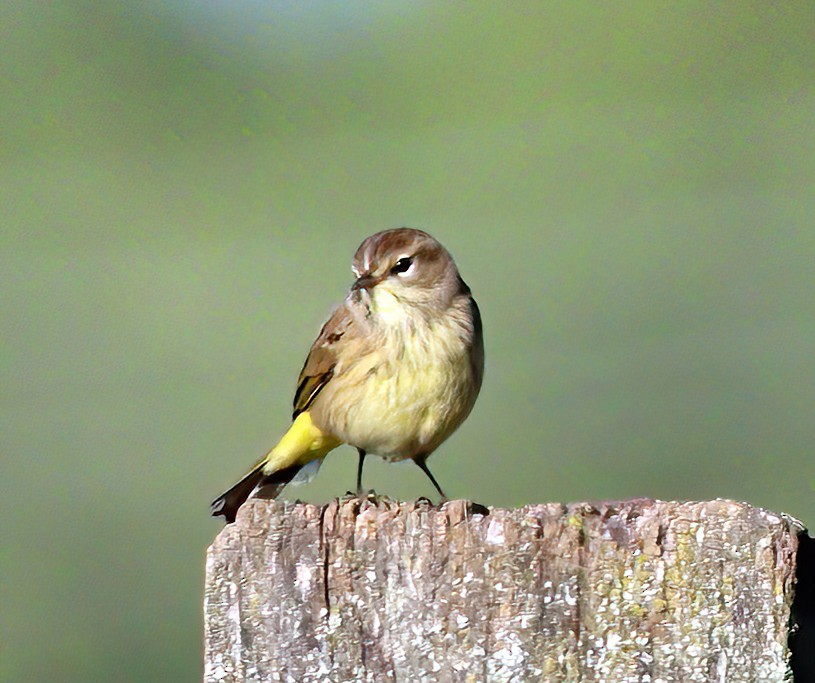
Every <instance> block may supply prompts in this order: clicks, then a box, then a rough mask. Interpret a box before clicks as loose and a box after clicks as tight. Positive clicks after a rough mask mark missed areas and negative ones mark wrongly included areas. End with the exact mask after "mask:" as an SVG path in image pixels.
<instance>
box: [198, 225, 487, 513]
mask: <svg viewBox="0 0 815 683" xmlns="http://www.w3.org/2000/svg"><path fill="white" fill-rule="evenodd" d="M352 270H353V272H354V275H355V277H356V281H355V282H354V284H353V285H352V287H351V290H350V291H349V292H348V295H347V296H346V297H345V301H343V303H342V304H340V305H339V306H338V307H337V308H336V309H335V310H334V312H333V313H332V315H331V316H330V317H329V318H328V320H327V321H326V323H325V324H324V325H323V327H322V329H321V330H320V334H319V335H318V337H317V339H316V341H315V342H314V344H313V345H312V346H311V350H310V351H309V353H308V356H307V357H306V362H305V364H304V365H303V369H302V371H301V372H300V378H299V380H298V382H297V390H296V391H295V394H294V413H293V415H292V420H293V422H292V424H291V427H289V429H288V431H287V432H286V433H285V434H284V436H283V438H282V439H280V442H279V443H278V444H277V445H276V446H275V447H274V448H272V450H271V451H269V453H268V454H267V455H266V456H265V457H264V458H263V459H262V460H260V462H258V463H257V464H256V465H255V466H254V467H253V468H252V470H251V471H250V472H249V474H247V475H246V476H245V477H244V478H243V479H241V480H240V481H239V482H238V483H237V484H235V485H234V486H233V487H232V488H231V489H229V490H228V491H227V492H226V493H224V494H223V495H221V496H220V497H218V498H217V499H216V500H215V501H214V502H213V503H212V514H213V516H218V515H222V516H223V517H225V518H226V521H227V523H230V522H233V521H235V515H236V514H237V511H238V508H239V507H240V506H241V505H243V503H244V502H245V501H246V499H247V498H249V497H250V496H257V497H261V498H276V497H277V496H278V495H279V494H280V492H281V491H282V490H283V488H284V487H285V486H286V485H287V484H288V483H289V482H291V481H292V480H293V479H294V478H295V477H296V476H297V477H298V479H301V478H304V474H305V473H307V472H308V473H310V474H314V473H315V472H316V469H317V468H319V465H320V464H321V462H322V460H323V458H325V456H326V455H327V454H328V453H329V452H330V451H332V450H333V449H335V448H337V446H339V445H341V444H343V443H346V444H350V445H351V446H353V447H355V448H356V449H357V451H358V452H359V461H358V466H357V493H360V492H361V491H362V465H363V462H364V461H365V456H366V454H368V453H371V454H376V455H379V456H382V457H383V458H385V459H386V460H390V461H397V460H406V459H408V458H410V459H412V460H413V462H415V463H416V464H417V465H418V466H419V467H420V468H421V469H422V470H423V471H424V473H425V474H426V475H427V476H428V477H429V478H430V481H431V482H432V483H433V486H435V488H436V490H437V491H438V492H439V494H440V495H441V497H442V499H446V496H445V494H444V491H443V490H442V488H441V486H439V484H438V482H437V481H436V479H435V477H434V476H433V474H432V473H431V472H430V470H429V469H428V467H427V458H428V457H429V456H430V454H431V453H433V451H435V450H436V449H437V448H438V447H439V446H440V445H441V444H442V442H444V440H445V439H447V437H449V436H450V435H451V434H452V433H453V432H454V431H455V430H456V429H457V428H458V427H459V425H461V423H462V422H463V421H464V420H465V418H466V417H467V416H468V415H469V414H470V411H471V410H472V407H473V404H474V403H475V400H476V398H477V396H478V392H479V390H480V389H481V379H482V377H483V374H484V342H483V336H482V331H481V315H480V313H479V311H478V306H477V304H476V303H475V299H473V297H472V295H471V294H470V288H469V287H468V286H467V285H466V284H465V282H464V280H462V279H461V276H460V275H459V273H458V268H456V264H455V262H454V261H453V257H452V256H450V253H449V252H448V251H447V250H446V249H445V248H444V247H443V246H442V245H441V244H440V243H439V242H438V241H436V240H435V239H434V238H433V237H431V236H430V235H429V234H427V233H426V232H423V231H421V230H414V229H411V228H397V229H394V230H384V231H382V232H378V233H376V234H375V235H371V236H370V237H368V238H367V239H366V240H365V241H364V242H362V244H361V245H360V246H359V248H358V249H357V251H356V254H354V260H353V264H352ZM298 474H299V475H300V476H298Z"/></svg>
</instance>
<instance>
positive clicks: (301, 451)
mask: <svg viewBox="0 0 815 683" xmlns="http://www.w3.org/2000/svg"><path fill="white" fill-rule="evenodd" d="M339 445H340V441H339V439H337V438H336V437H333V436H331V435H330V434H326V433H324V432H322V431H321V430H320V429H319V428H318V427H317V426H316V425H315V424H314V423H313V422H312V420H311V416H310V415H309V414H308V412H303V413H300V414H299V415H298V416H297V418H295V420H294V422H293V423H292V425H291V427H289V430H288V431H287V432H286V433H285V434H284V435H283V438H282V439H280V443H278V444H277V446H275V447H274V448H273V449H272V450H271V451H269V453H268V455H267V456H266V457H265V458H263V460H261V461H260V462H259V463H258V464H257V465H255V466H254V467H253V468H252V470H251V471H250V472H249V474H247V475H246V476H245V477H244V478H243V479H241V480H240V481H239V482H238V483H237V484H235V485H234V486H233V487H232V488H231V489H229V490H228V491H227V492H226V493H224V494H222V495H221V496H219V497H218V498H216V499H215V500H214V501H213V502H212V506H211V508H210V509H211V510H212V516H213V517H218V516H223V517H225V518H226V521H227V523H230V524H231V523H232V522H234V521H235V515H236V514H237V513H238V508H239V507H240V506H241V505H243V504H244V502H246V499H247V498H249V497H250V496H255V497H257V498H277V497H278V496H279V495H280V493H281V491H283V489H284V488H285V487H286V484H288V483H289V482H291V480H292V479H294V478H295V477H296V476H297V474H298V473H300V471H301V470H302V474H303V475H305V474H308V473H313V472H314V471H315V470H316V468H317V467H319V464H320V461H321V460H322V459H323V458H324V457H325V456H326V454H327V453H328V452H329V451H331V450H333V449H334V448H336V447H337V446H339Z"/></svg>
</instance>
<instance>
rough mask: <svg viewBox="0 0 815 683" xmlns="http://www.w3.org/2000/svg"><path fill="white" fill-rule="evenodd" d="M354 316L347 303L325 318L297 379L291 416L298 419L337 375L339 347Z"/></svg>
mask: <svg viewBox="0 0 815 683" xmlns="http://www.w3.org/2000/svg"><path fill="white" fill-rule="evenodd" d="M352 322H353V319H352V318H351V315H350V314H349V312H348V309H347V308H346V307H345V305H342V306H340V307H338V308H337V310H336V311H334V313H333V314H332V315H331V317H330V318H329V319H328V320H327V321H326V323H325V325H323V328H322V329H321V330H320V334H319V335H318V337H317V339H316V340H315V341H314V344H312V346H311V350H310V351H309V353H308V356H307V357H306V362H305V363H304V364H303V369H302V370H301V371H300V378H299V379H298V380H297V391H295V392H294V412H293V413H292V419H294V418H296V417H297V416H298V415H299V414H300V413H302V412H303V411H304V410H308V408H309V406H310V405H311V404H312V403H313V402H314V399H316V398H317V395H318V394H319V393H320V391H321V390H322V388H323V387H324V386H325V385H326V384H328V382H329V381H330V380H331V378H332V377H333V376H334V367H335V366H336V364H337V349H338V348H339V347H340V345H341V344H342V343H343V341H345V339H344V338H345V336H346V334H347V333H348V331H349V329H350V327H351V324H352Z"/></svg>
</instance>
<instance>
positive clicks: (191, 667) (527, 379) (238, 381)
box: [0, 0, 815, 683]
mask: <svg viewBox="0 0 815 683" xmlns="http://www.w3.org/2000/svg"><path fill="white" fill-rule="evenodd" d="M0 32H2V33H1V34H0V55H1V56H2V60H0V136H1V137H0V226H2V235H1V236H0V273H2V275H1V276H0V277H2V288H1V289H0V302H2V319H0V325H2V444H1V446H2V451H1V452H2V459H3V465H2V480H1V481H0V495H1V496H2V513H3V524H2V528H3V531H2V558H1V559H2V574H3V582H2V648H3V649H2V655H1V656H2V663H0V667H2V668H1V669H0V670H2V680H3V681H10V682H11V681H13V682H15V683H16V682H23V681H26V682H28V681H45V680H59V681H69V682H72V681H77V682H78V681H83V682H87V681H113V680H115V681H148V680H150V681H194V680H199V679H200V675H201V645H200V643H201V629H202V623H201V589H202V581H203V570H204V552H205V549H206V546H207V545H208V544H209V543H210V542H211V540H212V538H213V537H214V535H215V534H216V533H217V532H218V530H219V529H220V527H221V524H220V523H219V522H217V521H213V520H211V519H210V518H209V516H208V504H209V502H210V500H211V499H212V498H213V497H214V496H215V495H216V494H218V493H220V492H221V490H222V489H224V488H225V487H226V486H228V485H230V484H231V483H232V482H233V481H234V480H235V479H236V478H237V477H238V476H239V475H241V474H242V473H243V471H244V469H245V468H246V467H247V466H248V465H249V464H250V463H252V462H253V461H254V460H255V459H256V458H257V457H259V456H260V455H261V454H262V453H263V452H264V450H265V449H266V448H267V447H269V446H270V445H272V444H273V443H274V441H275V439H276V438H277V437H278V436H279V435H280V434H281V432H282V431H283V430H284V429H285V428H286V426H287V423H288V415H289V409H290V400H291V395H292V393H293V390H294V383H295V379H296V376H297V373H298V371H299V369H300V366H301V363H302V361H303V358H304V354H305V352H306V350H307V348H308V346H309V344H310V343H311V341H312V339H313V338H314V336H315V334H316V332H317V330H318V329H319V326H320V324H321V323H322V320H323V318H324V317H325V315H326V314H327V313H328V311H329V309H330V307H331V305H332V304H333V303H335V302H337V301H339V300H340V299H341V298H342V296H343V295H344V292H345V290H346V288H347V287H348V285H349V284H350V282H351V279H352V277H351V273H350V270H349V263H350V258H351V255H352V254H353V252H354V250H355V248H356V247H357V245H358V243H359V242H360V241H361V240H362V239H363V238H364V237H366V236H367V235H368V234H370V233H372V232H375V231H377V230H380V229H383V228H388V227H395V226H400V225H408V226H414V227H421V228H424V229H426V230H429V231H430V232H432V233H433V234H434V235H436V236H437V237H438V238H439V239H441V240H442V241H443V242H444V243H445V244H446V245H447V246H448V247H449V249H450V250H451V251H452V252H453V254H454V255H455V256H456V258H457V260H458V262H459V264H460V267H461V270H462V272H463V275H464V277H465V279H466V280H467V281H468V283H469V284H470V285H471V287H472V288H473V290H474V292H475V294H476V296H477V298H478V301H479V302H480V304H481V309H482V311H483V316H484V325H485V332H486V341H487V357H488V365H487V375H486V380H485V385H484V388H483V391H482V395H481V399H480V401H479V403H478V405H477V406H476V409H475V411H474V413H473V415H472V417H471V419H470V420H469V421H468V422H467V423H466V424H465V426H464V427H463V428H462V429H461V431H460V432H459V433H458V434H457V435H456V436H455V437H454V438H453V439H451V440H450V441H449V442H448V443H447V444H445V446H444V447H443V448H442V449H441V451H440V452H439V454H438V455H437V456H436V457H435V458H434V459H433V461H432V466H433V469H434V472H435V473H436V475H437V476H438V478H439V480H440V481H441V482H442V483H443V485H444V486H445V487H446V488H447V490H448V492H449V493H450V494H451V495H452V496H454V497H468V498H473V499H475V500H478V501H480V502H482V503H487V504H492V505H503V506H515V505H521V504H524V503H533V502H541V501H551V500H561V501H574V500H582V499H599V498H623V497H629V496H650V497H659V498H667V499H674V498H679V499H685V498H691V499H707V498H713V497H719V496H721V497H728V498H736V499H742V500H747V501H749V502H751V503H754V504H756V505H761V506H765V507H768V508H772V509H774V510H778V511H782V510H783V511H787V512H789V513H791V514H793V515H797V516H799V517H801V518H802V519H803V520H804V521H805V522H809V523H813V521H814V520H815V490H814V489H815V466H813V457H812V453H813V444H815V418H814V417H813V406H815V353H814V351H815V301H814V300H813V284H815V276H813V272H815V231H814V230H813V226H812V221H811V216H813V214H815V190H814V188H815V163H814V162H813V159H815V115H814V114H813V112H815V77H814V76H813V74H815V42H813V39H812V36H813V35H815V10H813V5H812V4H811V3H808V2H800V3H780V4H774V3H765V2H747V1H745V2H739V3H698V2H685V3H676V4H670V3H661V2H650V1H642V2H627V3H606V4H599V3H598V4H595V3H573V2H551V3H550V2H546V3H515V4H513V3H480V2H467V3H457V2H445V3H439V2H433V3H431V2H410V3H397V2H385V3H376V4H374V3H365V4H363V3H353V2H345V1H342V2H339V1H337V2H307V3H302V2H245V1H242V2H210V1H204V2H191V1H186V2H182V1H180V0H179V1H177V2H159V1H152V2H150V1H147V2H140V3H124V2H109V3H98V2H90V1H81V0H66V1H63V2H59V3H31V2H23V1H16V0H5V2H3V3H2V4H0ZM354 468H355V454H354V452H353V451H352V450H351V449H350V448H343V449H340V450H339V451H337V452H335V453H334V454H332V455H331V456H330V458H329V460H328V462H327V463H326V465H325V467H324V468H323V470H322V471H321V473H320V475H319V476H318V478H317V479H316V480H315V481H314V482H312V483H311V484H309V485H307V486H305V487H301V488H299V489H295V490H291V491H290V492H289V493H288V495H289V497H293V496H296V497H300V498H304V499H307V500H312V501H325V500H327V499H328V498H330V497H331V496H334V495H337V494H341V493H343V492H344V491H345V490H346V489H348V488H351V487H352V486H353V482H354V472H355V470H354ZM366 484H367V485H370V486H373V487H375V488H376V489H377V490H378V491H379V492H382V493H388V494H390V495H392V496H398V497H405V498H413V497H416V496H418V495H432V493H433V492H432V489H431V488H430V485H429V484H428V482H427V481H426V480H425V479H424V477H423V475H422V474H421V472H419V470H418V468H415V467H411V466H410V465H387V464H385V463H382V462H381V461H371V462H370V464H369V465H368V466H367V471H366Z"/></svg>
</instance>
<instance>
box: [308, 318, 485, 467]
mask: <svg viewBox="0 0 815 683" xmlns="http://www.w3.org/2000/svg"><path fill="white" fill-rule="evenodd" d="M383 313H385V312H384V311H383ZM385 314H386V315H387V314H392V315H393V318H391V319H390V320H389V321H388V322H389V324H386V325H383V326H381V327H380V328H378V329H377V331H376V333H375V334H376V341H377V343H376V344H375V345H373V348H372V349H370V350H369V351H367V352H366V353H364V354H360V357H358V358H356V359H354V360H353V362H347V363H343V366H342V367H339V365H338V370H339V372H338V374H336V375H335V377H334V379H332V381H331V382H330V383H329V384H328V386H326V388H325V390H324V391H323V394H321V396H320V400H319V402H318V403H319V405H317V406H315V408H317V409H318V410H319V411H320V412H321V413H322V415H321V417H322V418H323V419H324V420H325V422H326V425H327V427H328V428H329V429H330V430H331V432H332V433H333V434H335V435H336V436H337V437H338V438H340V439H341V440H343V441H345V442H346V443H349V444H351V445H353V446H356V447H359V448H362V449H364V450H365V451H367V452H369V453H376V454H378V455H382V456H384V457H387V458H390V459H402V458H407V457H412V456H415V455H419V454H425V453H430V452H431V451H433V450H434V449H435V448H436V447H437V446H438V445H439V444H441V442H442V441H444V440H445V439H446V438H447V437H448V436H449V435H450V434H452V432H453V431H454V430H455V429H456V428H457V427H458V426H459V425H460V424H461V422H462V421H463V420H464V418H466V417H467V415H468V414H469V412H470V410H471V408H472V405H473V403H474V401H475V396H476V394H477V392H478V386H477V380H476V378H475V377H474V376H473V368H472V363H471V360H470V353H471V348H470V347H471V340H470V338H469V331H468V330H466V329H464V328H462V326H461V325H460V323H459V321H458V320H457V319H456V318H454V317H453V316H445V317H443V318H440V319H438V320H436V321H434V322H433V323H424V322H420V323H417V322H416V321H415V320H409V319H406V318H405V319H401V318H397V317H396V316H397V315H400V314H401V311H400V310H399V308H398V307H395V308H394V309H392V310H390V311H388V312H387V313H385Z"/></svg>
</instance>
